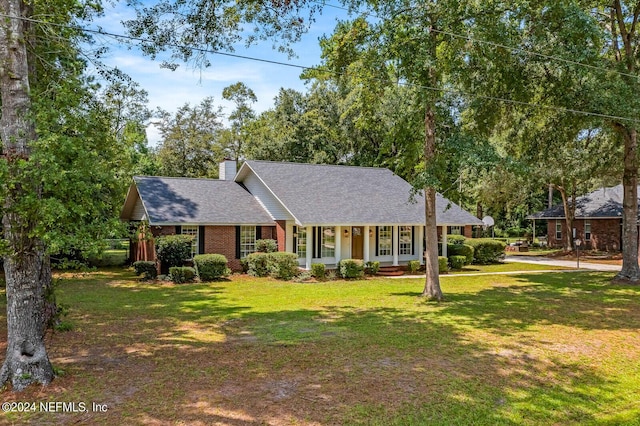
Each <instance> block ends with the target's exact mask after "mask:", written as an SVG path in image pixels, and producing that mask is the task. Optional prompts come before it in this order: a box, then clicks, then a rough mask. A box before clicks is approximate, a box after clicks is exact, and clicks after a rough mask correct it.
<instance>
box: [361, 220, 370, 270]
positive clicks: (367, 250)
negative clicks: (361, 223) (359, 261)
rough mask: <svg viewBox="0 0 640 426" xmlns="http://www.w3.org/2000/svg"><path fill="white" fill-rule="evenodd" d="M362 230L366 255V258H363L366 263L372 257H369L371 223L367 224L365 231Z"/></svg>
mask: <svg viewBox="0 0 640 426" xmlns="http://www.w3.org/2000/svg"><path fill="white" fill-rule="evenodd" d="M362 232H363V233H364V256H363V257H364V259H363V260H364V262H365V263H366V262H368V261H369V259H370V257H369V250H370V247H369V243H370V242H369V225H366V226H365V227H364V231H362Z"/></svg>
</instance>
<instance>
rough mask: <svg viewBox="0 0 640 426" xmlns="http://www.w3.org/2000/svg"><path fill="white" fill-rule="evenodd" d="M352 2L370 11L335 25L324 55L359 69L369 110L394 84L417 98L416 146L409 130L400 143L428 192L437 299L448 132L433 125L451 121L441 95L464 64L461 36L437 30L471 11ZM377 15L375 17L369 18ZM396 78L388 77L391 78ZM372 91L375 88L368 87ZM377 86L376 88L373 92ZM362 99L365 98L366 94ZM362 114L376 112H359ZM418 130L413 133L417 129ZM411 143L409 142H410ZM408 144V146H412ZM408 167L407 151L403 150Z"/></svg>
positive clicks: (349, 71) (457, 5)
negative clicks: (439, 194)
mask: <svg viewBox="0 0 640 426" xmlns="http://www.w3.org/2000/svg"><path fill="white" fill-rule="evenodd" d="M349 3H350V4H351V5H352V6H361V5H365V6H367V7H368V8H370V9H371V13H368V14H366V15H365V16H362V17H360V18H358V19H356V20H355V21H354V22H352V23H343V24H339V25H338V28H337V30H336V33H335V34H334V36H333V42H330V44H331V45H332V46H333V47H331V48H330V49H328V50H327V49H325V53H324V57H325V60H326V63H327V66H328V68H329V71H330V72H331V73H332V74H334V75H340V76H347V78H348V76H350V75H356V76H358V77H356V78H361V79H363V80H364V81H363V82H362V83H361V85H362V86H364V87H366V89H364V90H365V91H366V95H367V96H368V97H369V99H371V101H370V102H369V101H365V102H360V108H362V109H365V110H366V109H367V108H371V105H375V104H378V102H377V101H376V99H379V98H380V95H381V94H382V93H384V89H385V87H389V85H393V84H396V85H398V84H404V85H409V86H411V87H412V88H413V89H415V90H413V91H412V93H413V99H415V102H416V104H415V105H414V106H413V108H410V109H409V110H408V111H412V112H416V111H417V112H419V113H420V115H421V123H422V126H421V131H420V133H419V135H421V136H422V142H421V144H420V145H415V144H413V143H414V142H415V140H414V139H413V138H412V136H411V134H409V135H406V137H407V139H408V141H406V142H407V143H406V144H405V147H408V148H409V149H410V151H413V150H415V148H417V147H419V146H421V148H420V151H419V152H420V155H418V156H416V157H417V158H419V161H420V164H421V171H420V173H418V174H417V175H415V176H414V178H413V179H412V181H413V183H414V185H415V186H416V187H417V188H419V189H420V190H421V191H422V192H423V193H424V197H425V239H426V242H427V249H426V256H425V261H426V262H425V263H426V272H427V273H426V280H425V287H424V290H423V296H425V297H427V298H430V299H434V300H438V301H439V300H442V299H443V295H442V290H441V288H440V281H439V277H438V236H437V223H436V204H435V200H436V189H437V187H438V186H440V185H441V182H440V181H439V179H438V176H439V173H438V172H439V169H440V167H441V166H442V165H443V164H444V163H446V161H443V155H444V152H445V150H443V149H442V148H443V141H444V140H445V139H446V134H438V129H440V130H442V129H443V127H444V126H442V127H439V126H438V123H443V122H446V121H447V120H448V116H449V113H448V112H447V111H448V110H450V108H449V105H447V104H448V102H449V101H450V100H449V99H447V97H446V96H444V93H445V92H444V89H446V87H447V81H448V75H449V73H450V69H451V68H455V67H456V66H461V64H462V63H463V62H462V60H461V58H459V57H456V56H455V53H456V52H457V51H459V50H460V49H461V47H462V43H461V42H460V41H458V40H455V39H453V40H451V39H450V38H448V37H444V36H443V35H442V33H441V31H443V30H444V31H451V32H461V31H462V30H463V29H464V25H465V18H467V17H468V14H469V10H468V5H467V3H466V2H460V1H444V2H442V1H437V2H436V1H428V2H412V1H403V2H396V1H385V0H382V1H378V0H373V1H366V0H365V1H353V2H349ZM371 15H373V16H374V18H373V19H369V20H368V19H367V18H370V17H371ZM390 77H393V78H390ZM372 89H373V90H372ZM376 91H377V92H378V93H377V94H376ZM365 99H366V98H365ZM361 116H362V117H373V115H372V114H368V113H367V114H364V115H361ZM414 135H415V133H414ZM412 144H413V145H412ZM412 146H413V148H412ZM399 158H402V160H401V161H406V163H407V164H408V165H409V168H410V169H411V168H413V167H415V166H416V165H415V164H411V156H408V155H406V154H404V155H402V156H401V157H399ZM414 158H415V157H414Z"/></svg>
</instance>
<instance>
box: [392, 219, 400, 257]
mask: <svg viewBox="0 0 640 426" xmlns="http://www.w3.org/2000/svg"><path fill="white" fill-rule="evenodd" d="M398 230H399V226H398V225H395V226H394V227H393V266H398V238H399V237H400V236H399V235H398Z"/></svg>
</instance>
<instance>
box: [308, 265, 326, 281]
mask: <svg viewBox="0 0 640 426" xmlns="http://www.w3.org/2000/svg"><path fill="white" fill-rule="evenodd" d="M324 274H325V266H324V263H312V264H311V276H313V277H315V278H316V279H319V280H323V279H324Z"/></svg>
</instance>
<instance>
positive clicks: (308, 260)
mask: <svg viewBox="0 0 640 426" xmlns="http://www.w3.org/2000/svg"><path fill="white" fill-rule="evenodd" d="M306 229H307V258H306V261H305V266H304V268H305V269H306V270H307V271H310V270H311V259H312V258H313V245H314V244H315V241H313V239H314V235H313V227H311V226H307V228H306Z"/></svg>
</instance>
